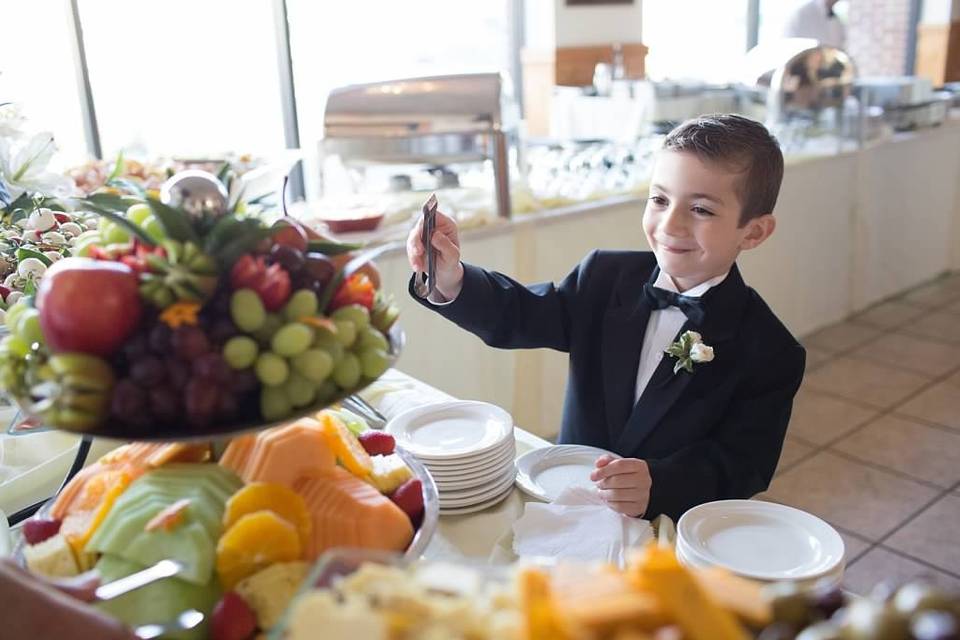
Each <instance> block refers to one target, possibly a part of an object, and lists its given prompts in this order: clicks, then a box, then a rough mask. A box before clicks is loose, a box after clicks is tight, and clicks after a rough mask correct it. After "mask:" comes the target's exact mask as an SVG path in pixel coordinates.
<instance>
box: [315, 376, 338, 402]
mask: <svg viewBox="0 0 960 640" xmlns="http://www.w3.org/2000/svg"><path fill="white" fill-rule="evenodd" d="M339 393H340V389H338V388H337V385H336V383H335V382H334V381H333V380H324V381H323V382H322V383H321V384H320V386H318V387H317V400H318V401H320V402H330V401H331V400H333V399H334V398H336V397H337V395H338V394H339Z"/></svg>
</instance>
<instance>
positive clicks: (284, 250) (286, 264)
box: [270, 244, 306, 274]
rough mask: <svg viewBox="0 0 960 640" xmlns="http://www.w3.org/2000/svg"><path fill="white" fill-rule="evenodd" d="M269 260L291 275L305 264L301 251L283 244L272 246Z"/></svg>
mask: <svg viewBox="0 0 960 640" xmlns="http://www.w3.org/2000/svg"><path fill="white" fill-rule="evenodd" d="M270 260H271V261H272V262H274V263H276V264H279V265H280V266H281V267H283V268H284V269H286V270H287V271H289V272H290V273H291V274H294V273H297V272H299V271H300V270H301V269H303V267H304V265H305V263H306V260H305V259H304V257H303V252H302V251H300V250H299V249H297V248H296V247H291V246H288V245H285V244H275V245H273V248H272V249H270Z"/></svg>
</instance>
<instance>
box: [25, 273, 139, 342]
mask: <svg viewBox="0 0 960 640" xmlns="http://www.w3.org/2000/svg"><path fill="white" fill-rule="evenodd" d="M37 308H38V309H39V310H40V328H41V329H42V330H43V337H44V338H45V339H46V341H47V344H49V345H50V348H51V349H53V351H55V352H59V351H79V352H81V353H89V354H92V355H97V356H103V357H107V356H110V355H111V354H113V353H114V352H116V351H117V349H119V348H120V345H122V344H123V343H124V341H126V339H127V338H128V337H130V334H131V333H133V331H134V330H135V329H136V328H137V324H138V323H139V322H140V314H141V311H142V308H141V303H140V291H139V288H138V281H137V274H136V273H135V272H134V271H133V269H131V268H130V267H128V266H127V265H125V264H123V263H120V262H107V261H103V260H91V259H89V258H66V259H65V260H59V261H57V262H55V263H54V264H53V266H52V267H50V268H49V269H48V270H47V272H46V273H45V274H44V276H43V279H42V280H41V281H40V291H39V292H38V294H37Z"/></svg>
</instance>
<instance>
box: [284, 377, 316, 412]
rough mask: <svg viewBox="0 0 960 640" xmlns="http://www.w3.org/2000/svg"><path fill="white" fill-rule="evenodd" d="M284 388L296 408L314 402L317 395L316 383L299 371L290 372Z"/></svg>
mask: <svg viewBox="0 0 960 640" xmlns="http://www.w3.org/2000/svg"><path fill="white" fill-rule="evenodd" d="M283 390H284V392H286V394H287V399H288V400H289V401H290V404H292V405H293V406H294V408H296V409H299V408H301V407H306V406H307V405H309V404H312V403H313V401H314V399H316V397H317V387H316V385H314V383H312V382H310V381H309V380H307V379H306V378H304V377H303V376H302V375H300V374H299V373H297V372H293V373H291V374H290V377H289V378H287V382H286V383H285V384H284V385H283Z"/></svg>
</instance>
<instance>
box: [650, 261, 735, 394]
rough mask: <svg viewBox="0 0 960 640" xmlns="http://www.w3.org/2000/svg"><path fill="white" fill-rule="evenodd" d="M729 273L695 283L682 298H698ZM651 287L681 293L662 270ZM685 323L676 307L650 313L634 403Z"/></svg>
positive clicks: (685, 320)
mask: <svg viewBox="0 0 960 640" xmlns="http://www.w3.org/2000/svg"><path fill="white" fill-rule="evenodd" d="M728 274H729V271H728V272H727V273H725V274H723V275H722V276H717V277H716V278H712V279H710V280H707V281H706V282H703V283H701V284H698V285H697V286H695V287H693V288H692V289H688V290H687V291H684V292H683V293H682V294H681V295H684V296H686V297H688V298H699V297H700V296H702V295H703V294H705V293H706V292H707V291H708V290H709V289H710V287H715V286H717V285H718V284H720V283H721V282H723V281H724V280H725V279H726V277H727V275H728ZM653 286H655V287H659V288H661V289H666V290H667V291H673V292H675V293H680V292H679V291H677V287H676V285H674V283H673V278H671V277H670V276H669V275H667V273H666V272H665V271H663V270H661V271H660V275H658V276H657V281H656V282H655V283H654V285H653ZM686 322H687V316H686V315H684V313H683V311H681V310H680V309H678V308H677V307H667V308H666V309H655V310H653V311H652V312H651V313H650V320H649V321H648V322H647V331H646V333H644V334H643V349H642V350H641V351H640V367H639V369H637V387H636V394H635V395H634V397H633V401H634V402H636V401H637V400H639V399H640V396H641V395H642V394H643V390H644V389H646V388H647V384H648V383H649V382H650V378H652V377H653V372H654V371H656V370H657V366H658V365H659V364H660V361H661V360H663V358H664V356H665V355H666V354H665V353H664V350H666V348H667V347H669V346H670V344H671V343H672V342H673V341H674V340H676V338H677V333H679V331H680V329H681V328H682V327H683V325H684V324H685V323H686ZM704 342H707V343H708V344H709V340H708V339H707V337H705V338H704Z"/></svg>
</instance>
